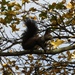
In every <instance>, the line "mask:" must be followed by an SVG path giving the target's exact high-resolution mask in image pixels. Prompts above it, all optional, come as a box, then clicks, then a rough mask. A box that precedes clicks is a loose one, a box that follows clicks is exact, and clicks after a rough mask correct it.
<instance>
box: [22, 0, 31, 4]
mask: <svg viewBox="0 0 75 75" xmlns="http://www.w3.org/2000/svg"><path fill="white" fill-rule="evenodd" d="M29 2H30V0H22V4H24V3H29Z"/></svg>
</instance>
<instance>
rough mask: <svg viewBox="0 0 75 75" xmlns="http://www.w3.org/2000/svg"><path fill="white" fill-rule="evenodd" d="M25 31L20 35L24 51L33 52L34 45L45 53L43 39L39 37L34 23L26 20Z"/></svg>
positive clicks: (28, 19) (31, 20)
mask: <svg viewBox="0 0 75 75" xmlns="http://www.w3.org/2000/svg"><path fill="white" fill-rule="evenodd" d="M24 22H25V25H26V26H27V30H26V31H24V33H23V35H22V47H23V49H25V50H30V51H33V50H34V47H35V46H36V45H38V46H40V47H41V48H42V49H44V51H45V52H46V44H45V38H43V37H39V36H38V35H37V33H38V27H37V24H36V21H34V20H33V19H30V18H27V19H26V20H25V21H24ZM46 33H47V32H46ZM45 35H46V34H45ZM45 35H44V36H45Z"/></svg>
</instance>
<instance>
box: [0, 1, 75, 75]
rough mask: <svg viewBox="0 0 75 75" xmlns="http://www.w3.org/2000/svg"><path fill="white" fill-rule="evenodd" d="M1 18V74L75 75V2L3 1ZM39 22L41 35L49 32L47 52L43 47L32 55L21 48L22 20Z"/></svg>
mask: <svg viewBox="0 0 75 75" xmlns="http://www.w3.org/2000/svg"><path fill="white" fill-rule="evenodd" d="M0 6H1V11H0V13H1V17H0V56H1V57H0V71H1V73H2V75H21V74H23V75H31V74H32V75H57V74H60V75H69V74H70V75H71V74H72V75H74V74H75V60H74V59H75V1H74V0H71V1H69V3H67V1H66V0H62V1H61V2H53V3H50V2H47V1H46V0H42V2H41V0H20V1H18V0H15V1H11V0H2V1H1V2H0ZM26 17H30V18H32V19H34V20H36V21H37V25H38V27H39V33H38V35H40V36H43V35H44V32H45V31H46V29H47V28H48V29H49V36H48V37H50V39H49V40H48V42H47V45H48V46H47V48H48V50H47V53H44V50H42V49H41V48H40V47H38V48H37V49H36V50H34V51H33V53H32V54H30V52H29V51H26V50H23V49H22V47H21V35H22V33H23V31H24V30H25V26H24V23H23V21H24V20H25V18H26Z"/></svg>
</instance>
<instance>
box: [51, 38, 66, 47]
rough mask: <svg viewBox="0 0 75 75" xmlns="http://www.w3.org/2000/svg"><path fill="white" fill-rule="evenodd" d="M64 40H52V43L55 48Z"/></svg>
mask: <svg viewBox="0 0 75 75" xmlns="http://www.w3.org/2000/svg"><path fill="white" fill-rule="evenodd" d="M64 42H65V41H63V40H60V39H56V41H51V44H52V45H53V47H54V48H57V47H58V46H59V45H61V44H62V43H64Z"/></svg>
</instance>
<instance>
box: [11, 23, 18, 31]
mask: <svg viewBox="0 0 75 75" xmlns="http://www.w3.org/2000/svg"><path fill="white" fill-rule="evenodd" d="M10 27H11V28H12V32H15V31H19V28H16V25H15V24H13V25H11V26H10Z"/></svg>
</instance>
